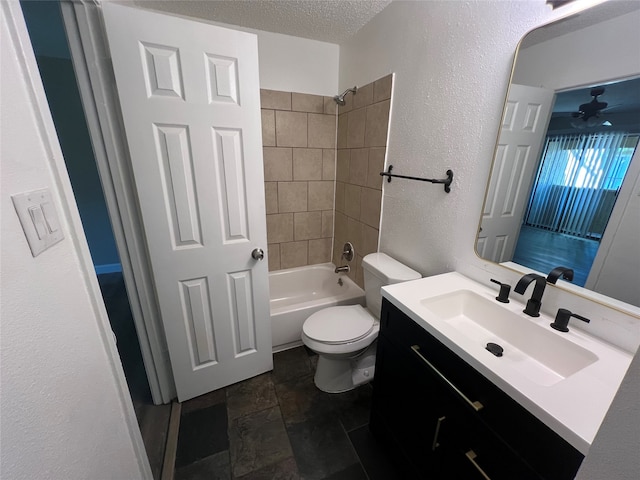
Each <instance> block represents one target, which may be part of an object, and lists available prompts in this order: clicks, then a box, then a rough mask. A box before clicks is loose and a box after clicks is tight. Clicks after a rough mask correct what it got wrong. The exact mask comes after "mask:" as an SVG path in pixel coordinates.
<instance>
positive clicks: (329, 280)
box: [269, 263, 365, 352]
mask: <svg viewBox="0 0 640 480" xmlns="http://www.w3.org/2000/svg"><path fill="white" fill-rule="evenodd" d="M334 269H335V265H333V264H332V263H322V264H319V265H309V266H306V267H297V268H289V269H286V270H277V271H274V272H270V273H269V289H270V292H271V293H270V297H271V301H270V306H271V335H272V338H273V351H274V352H279V351H281V350H286V349H288V348H293V347H297V346H299V345H302V339H301V336H302V325H303V324H304V321H305V320H306V319H307V318H308V317H309V315H311V314H312V313H315V312H317V311H318V310H321V309H323V308H326V307H331V306H334V305H355V304H357V303H359V304H360V305H363V306H364V304H365V295H364V290H362V289H361V288H360V287H359V286H358V285H356V284H355V283H354V282H353V281H352V280H351V279H350V278H349V277H348V276H347V275H345V274H343V273H341V274H337V273H335V272H334ZM339 279H342V285H340V284H339V283H338V280H339Z"/></svg>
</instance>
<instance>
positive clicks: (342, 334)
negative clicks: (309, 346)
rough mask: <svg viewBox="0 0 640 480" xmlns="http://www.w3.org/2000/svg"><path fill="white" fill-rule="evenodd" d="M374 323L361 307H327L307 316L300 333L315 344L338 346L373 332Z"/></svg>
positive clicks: (355, 340)
mask: <svg viewBox="0 0 640 480" xmlns="http://www.w3.org/2000/svg"><path fill="white" fill-rule="evenodd" d="M375 321H376V319H375V317H374V316H373V315H371V313H369V311H368V310H366V309H365V308H363V307H362V305H347V306H341V307H329V308H325V309H323V310H320V311H319V312H316V313H314V314H312V315H311V316H309V318H307V320H306V321H305V322H304V325H303V326H302V331H303V333H304V335H306V336H307V337H308V338H309V339H311V340H314V341H316V342H321V343H325V344H328V345H339V344H343V343H351V342H357V341H358V340H360V339H362V338H364V337H366V336H367V335H369V334H370V333H371V330H373V327H374V324H375Z"/></svg>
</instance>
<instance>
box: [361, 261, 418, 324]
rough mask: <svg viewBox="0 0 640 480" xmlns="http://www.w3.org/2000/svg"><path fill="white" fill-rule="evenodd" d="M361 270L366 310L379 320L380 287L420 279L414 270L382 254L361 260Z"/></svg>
mask: <svg viewBox="0 0 640 480" xmlns="http://www.w3.org/2000/svg"><path fill="white" fill-rule="evenodd" d="M362 270H363V271H364V291H365V294H366V298H367V309H368V310H369V311H370V312H371V313H372V314H374V315H375V316H376V318H380V310H381V308H382V294H381V293H380V288H381V287H384V286H385V285H391V284H393V283H400V282H406V281H408V280H416V279H418V278H421V277H422V275H420V274H419V273H418V272H416V271H415V270H413V269H411V268H409V267H407V266H406V265H405V264H403V263H400V262H398V261H397V260H395V259H393V258H391V257H390V256H389V255H387V254H385V253H382V252H378V253H370V254H369V255H366V256H365V257H364V258H363V259H362Z"/></svg>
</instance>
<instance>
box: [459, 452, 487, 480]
mask: <svg viewBox="0 0 640 480" xmlns="http://www.w3.org/2000/svg"><path fill="white" fill-rule="evenodd" d="M465 456H466V457H467V458H468V459H469V461H470V462H471V464H472V465H473V466H474V467H475V468H476V470H477V471H478V473H479V474H480V475H482V477H483V478H484V479H485V480H491V477H489V475H487V474H486V473H484V470H482V468H481V467H480V465H478V462H476V458H477V457H478V455H476V452H474V451H473V450H469V451H468V452H467V453H465Z"/></svg>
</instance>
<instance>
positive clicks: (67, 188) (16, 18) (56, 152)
mask: <svg viewBox="0 0 640 480" xmlns="http://www.w3.org/2000/svg"><path fill="white" fill-rule="evenodd" d="M0 15H2V16H3V17H4V18H5V19H6V23H7V26H8V28H9V36H10V38H11V40H10V41H11V43H12V45H11V46H10V47H9V48H11V49H14V51H15V53H16V55H17V60H16V63H17V64H18V65H19V69H20V70H21V73H22V76H23V81H24V83H25V84H26V90H27V92H28V95H29V97H30V100H31V101H30V105H29V106H27V107H25V108H26V109H27V110H28V112H27V113H28V114H30V113H33V115H34V122H35V124H36V125H37V130H36V131H35V132H33V134H34V136H36V137H38V138H39V141H40V142H41V144H42V148H43V149H44V150H45V151H46V152H47V163H48V166H49V168H50V169H51V174H52V179H53V181H54V182H55V185H56V188H57V189H58V191H59V194H60V198H61V200H62V203H61V204H60V208H61V209H62V210H63V211H64V216H65V217H66V219H67V220H68V223H69V225H68V226H69V233H70V238H69V240H68V241H69V242H71V243H72V245H73V249H74V250H75V251H76V253H77V259H78V269H79V271H80V272H81V275H82V276H83V277H84V280H85V284H86V287H87V294H88V297H89V300H90V302H91V305H92V310H93V311H94V312H95V319H94V320H95V321H96V326H97V330H98V333H99V335H100V341H101V343H102V344H103V346H104V352H105V353H106V355H107V360H108V362H107V363H108V364H109V367H110V370H111V373H112V374H113V379H114V383H115V388H116V390H117V392H116V393H117V396H118V398H119V401H120V406H121V410H120V411H119V412H115V413H116V414H121V415H122V417H123V420H124V423H125V425H126V428H127V430H128V433H129V437H130V439H131V445H130V448H131V449H132V451H133V454H134V455H135V457H136V459H137V461H138V468H139V471H140V478H142V479H148V480H152V479H153V475H152V472H151V467H150V465H149V459H148V456H147V453H146V449H145V445H144V442H143V440H142V435H141V433H140V427H139V425H138V421H137V418H136V413H135V411H134V408H133V403H132V402H131V397H130V395H129V389H128V386H127V381H126V378H125V376H124V371H123V369H122V362H121V361H120V357H119V355H118V350H117V347H116V342H115V336H114V335H113V332H112V330H111V325H110V324H109V318H108V316H107V312H106V309H105V306H104V302H103V300H102V294H101V292H100V286H99V285H98V281H97V278H96V275H95V270H94V266H93V261H92V259H91V254H90V252H89V246H88V244H87V241H86V238H85V236H84V229H83V226H82V221H81V219H80V215H79V212H78V208H77V206H76V203H75V197H74V194H73V190H72V188H71V183H70V181H69V175H68V172H67V168H66V165H65V163H64V159H63V157H62V152H61V150H60V146H59V142H58V137H57V134H56V130H55V126H54V124H53V118H52V117H51V113H50V109H49V103H48V102H47V98H46V95H45V92H44V88H43V85H42V80H41V77H40V71H39V70H38V65H37V63H36V59H35V55H34V52H33V47H32V44H31V39H30V37H29V33H28V31H27V27H26V23H25V21H24V17H23V14H22V9H21V6H20V4H19V2H18V1H17V0H15V1H7V2H1V3H0ZM79 361H81V360H79ZM87 388H89V387H87ZM123 448H129V446H123Z"/></svg>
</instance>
